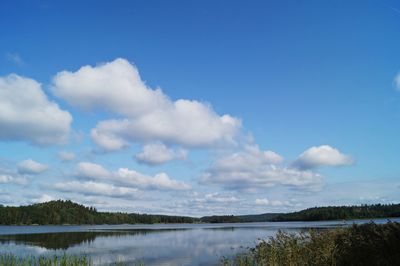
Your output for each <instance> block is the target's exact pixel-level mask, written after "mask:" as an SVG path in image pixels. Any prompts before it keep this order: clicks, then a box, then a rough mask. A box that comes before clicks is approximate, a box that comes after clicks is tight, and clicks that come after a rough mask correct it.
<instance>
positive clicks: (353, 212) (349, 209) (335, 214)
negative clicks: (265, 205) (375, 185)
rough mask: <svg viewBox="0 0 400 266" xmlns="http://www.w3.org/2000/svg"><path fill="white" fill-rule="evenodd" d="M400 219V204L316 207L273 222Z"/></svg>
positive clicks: (286, 215) (284, 215)
mask: <svg viewBox="0 0 400 266" xmlns="http://www.w3.org/2000/svg"><path fill="white" fill-rule="evenodd" d="M390 217H400V204H374V205H361V206H339V207H336V206H328V207H314V208H309V209H305V210H302V211H298V212H292V213H284V214H280V215H277V216H275V217H274V218H272V219H271V221H324V220H351V219H372V218H390Z"/></svg>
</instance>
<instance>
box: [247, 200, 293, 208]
mask: <svg viewBox="0 0 400 266" xmlns="http://www.w3.org/2000/svg"><path fill="white" fill-rule="evenodd" d="M254 203H255V204H256V205H262V206H290V205H291V204H290V202H289V201H281V200H269V199H266V198H263V199H256V200H255V201H254Z"/></svg>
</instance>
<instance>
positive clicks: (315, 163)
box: [293, 145, 353, 169]
mask: <svg viewBox="0 0 400 266" xmlns="http://www.w3.org/2000/svg"><path fill="white" fill-rule="evenodd" d="M352 163H353V159H352V158H351V157H350V156H349V155H345V154H342V153H341V152H340V151H339V150H337V149H335V148H332V147H331V146H328V145H322V146H318V147H315V146H314V147H311V148H309V149H308V150H306V151H305V152H303V153H302V154H300V156H299V157H298V158H297V160H296V161H295V162H294V163H293V166H295V167H297V168H299V169H313V168H318V167H322V166H344V165H350V164H352Z"/></svg>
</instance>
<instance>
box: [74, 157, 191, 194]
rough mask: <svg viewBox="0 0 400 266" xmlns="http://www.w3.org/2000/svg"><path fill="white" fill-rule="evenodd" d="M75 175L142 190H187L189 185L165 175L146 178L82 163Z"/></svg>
mask: <svg viewBox="0 0 400 266" xmlns="http://www.w3.org/2000/svg"><path fill="white" fill-rule="evenodd" d="M76 175H77V176H78V177H83V178H88V179H93V180H107V181H110V182H115V183H118V184H122V185H126V186H132V187H137V188H142V189H159V190H188V189H190V185H188V184H186V183H183V182H179V181H176V180H173V179H171V178H170V177H169V176H168V175H167V174H166V173H159V174H156V175H155V176H147V175H144V174H141V173H138V172H136V171H134V170H129V169H127V168H119V169H118V170H117V171H115V172H112V171H109V170H107V169H105V168H104V167H103V166H101V165H98V164H94V163H88V162H82V163H79V164H78V169H77V173H76Z"/></svg>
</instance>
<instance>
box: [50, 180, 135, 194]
mask: <svg viewBox="0 0 400 266" xmlns="http://www.w3.org/2000/svg"><path fill="white" fill-rule="evenodd" d="M53 188H54V189H56V190H58V191H62V192H71V193H81V194H84V195H97V196H108V197H117V198H119V197H121V198H135V197H136V196H137V193H138V190H137V189H135V188H129V187H119V186H114V185H112V184H107V183H100V182H93V181H87V182H79V181H70V182H65V183H56V184H54V186H53Z"/></svg>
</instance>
